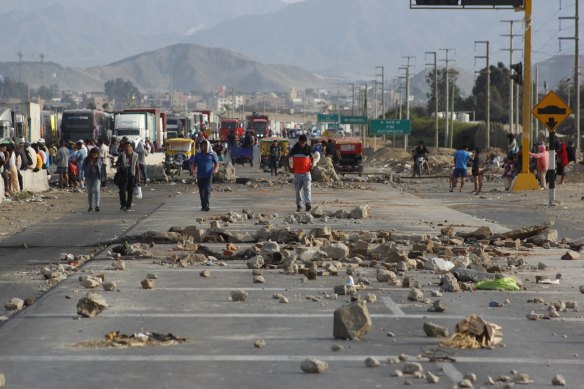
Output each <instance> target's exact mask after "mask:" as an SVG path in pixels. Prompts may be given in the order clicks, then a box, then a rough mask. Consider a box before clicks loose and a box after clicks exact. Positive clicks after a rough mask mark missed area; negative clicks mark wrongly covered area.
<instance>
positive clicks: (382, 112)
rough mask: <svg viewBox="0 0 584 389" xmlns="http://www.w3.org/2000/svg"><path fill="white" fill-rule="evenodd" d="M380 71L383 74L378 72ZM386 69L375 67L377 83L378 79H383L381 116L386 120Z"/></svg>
mask: <svg viewBox="0 0 584 389" xmlns="http://www.w3.org/2000/svg"><path fill="white" fill-rule="evenodd" d="M378 70H380V71H381V73H378V72H377V71H378ZM384 70H385V69H384V67H383V66H376V67H375V80H376V81H377V77H381V115H382V118H383V119H385V97H384V96H385V94H384V92H383V90H384V89H385V79H384Z"/></svg>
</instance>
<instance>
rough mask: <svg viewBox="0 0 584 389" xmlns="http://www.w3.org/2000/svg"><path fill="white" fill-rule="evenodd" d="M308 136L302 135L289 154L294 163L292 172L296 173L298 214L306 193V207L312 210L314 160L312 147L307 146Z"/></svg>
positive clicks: (295, 187)
mask: <svg viewBox="0 0 584 389" xmlns="http://www.w3.org/2000/svg"><path fill="white" fill-rule="evenodd" d="M306 142H307V138H306V135H304V134H303V135H300V136H299V137H298V142H297V143H296V144H295V145H294V147H292V150H290V154H289V157H288V158H289V160H290V161H291V163H292V172H293V173H294V191H295V193H296V212H300V210H301V209H302V206H301V205H302V195H301V193H300V192H304V205H305V207H306V208H305V209H306V211H307V212H308V211H310V210H311V209H312V206H311V198H310V197H311V186H312V176H311V175H310V169H311V168H312V164H313V159H312V154H311V153H310V146H308V145H307V144H306Z"/></svg>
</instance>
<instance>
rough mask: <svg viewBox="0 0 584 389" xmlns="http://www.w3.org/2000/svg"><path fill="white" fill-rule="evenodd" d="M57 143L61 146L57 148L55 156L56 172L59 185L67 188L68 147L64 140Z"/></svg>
mask: <svg viewBox="0 0 584 389" xmlns="http://www.w3.org/2000/svg"><path fill="white" fill-rule="evenodd" d="M59 145H60V146H61V147H59V150H57V156H56V157H55V162H56V163H57V174H58V175H59V186H60V187H61V188H67V187H68V186H69V149H68V148H67V143H66V142H65V141H64V140H62V141H61V142H60V143H59Z"/></svg>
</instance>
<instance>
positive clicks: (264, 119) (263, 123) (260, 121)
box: [246, 114, 270, 139]
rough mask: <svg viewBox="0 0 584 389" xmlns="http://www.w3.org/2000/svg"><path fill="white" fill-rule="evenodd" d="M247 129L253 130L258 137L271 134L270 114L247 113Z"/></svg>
mask: <svg viewBox="0 0 584 389" xmlns="http://www.w3.org/2000/svg"><path fill="white" fill-rule="evenodd" d="M246 119H247V128H246V130H247V131H252V132H253V133H254V135H255V136H256V137H257V138H258V139H261V138H266V137H268V136H270V119H269V118H268V115H259V114H253V115H247V116H246Z"/></svg>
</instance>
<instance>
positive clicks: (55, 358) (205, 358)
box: [0, 353, 584, 382]
mask: <svg viewBox="0 0 584 389" xmlns="http://www.w3.org/2000/svg"><path fill="white" fill-rule="evenodd" d="M370 356H371V355H370V354H368V355H310V354H306V355H201V354H197V355H182V354H181V355H179V354H165V355H115V353H109V354H107V355H79V353H75V354H71V355H38V354H37V355H0V362H295V361H303V360H304V359H306V358H307V357H314V358H318V359H321V360H324V361H329V362H363V361H364V360H365V359H366V358H368V357H370ZM373 357H375V358H376V359H378V360H380V361H385V360H387V359H388V358H395V357H396V356H395V355H374V356H373ZM456 361H457V363H480V364H492V365H506V364H513V366H517V365H539V366H541V365H545V364H555V365H557V366H584V360H582V359H550V358H542V359H537V358H498V357H493V358H488V357H457V358H456ZM419 362H420V363H429V362H428V361H426V360H420V361H419ZM438 365H439V366H441V367H444V370H445V372H446V373H447V375H448V377H449V378H450V379H452V380H453V381H455V382H458V381H460V379H462V374H461V373H460V372H459V371H458V370H457V369H456V368H454V366H452V365H451V364H450V363H439V364H438ZM458 377H460V379H458V380H455V379H456V378H458Z"/></svg>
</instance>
